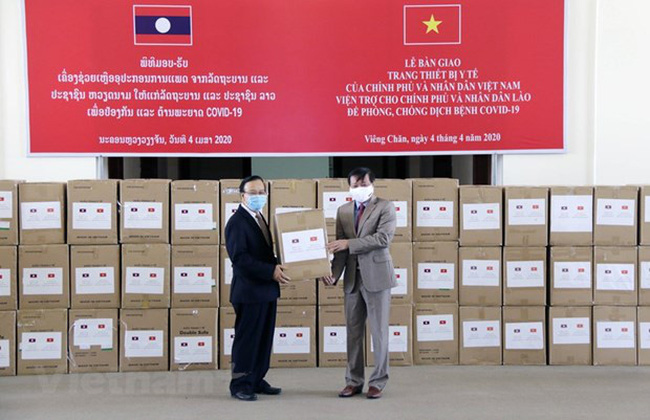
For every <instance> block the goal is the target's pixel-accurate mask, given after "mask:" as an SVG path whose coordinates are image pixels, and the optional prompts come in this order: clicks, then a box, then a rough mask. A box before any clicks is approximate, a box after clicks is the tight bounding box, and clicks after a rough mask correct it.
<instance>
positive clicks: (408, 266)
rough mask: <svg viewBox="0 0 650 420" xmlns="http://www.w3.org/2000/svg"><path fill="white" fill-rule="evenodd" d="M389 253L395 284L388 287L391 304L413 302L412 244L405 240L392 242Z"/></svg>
mask: <svg viewBox="0 0 650 420" xmlns="http://www.w3.org/2000/svg"><path fill="white" fill-rule="evenodd" d="M390 255H391V257H392V259H393V267H395V280H396V281H397V286H395V287H393V288H392V289H390V294H391V302H392V303H393V304H411V303H413V245H412V244H411V243H406V242H393V243H392V244H391V245H390Z"/></svg>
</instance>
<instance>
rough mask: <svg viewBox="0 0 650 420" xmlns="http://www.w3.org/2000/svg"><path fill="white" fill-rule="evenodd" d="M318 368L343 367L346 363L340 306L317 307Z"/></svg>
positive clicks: (343, 319)
mask: <svg viewBox="0 0 650 420" xmlns="http://www.w3.org/2000/svg"><path fill="white" fill-rule="evenodd" d="M318 330H319V337H320V339H319V340H318V366H319V367H345V366H346V365H347V363H348V353H347V330H346V322H345V309H344V308H343V306H341V305H336V306H319V307H318Z"/></svg>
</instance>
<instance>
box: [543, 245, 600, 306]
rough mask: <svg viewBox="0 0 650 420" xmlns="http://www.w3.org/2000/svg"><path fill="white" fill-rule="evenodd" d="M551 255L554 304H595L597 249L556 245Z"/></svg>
mask: <svg viewBox="0 0 650 420" xmlns="http://www.w3.org/2000/svg"><path fill="white" fill-rule="evenodd" d="M550 255H551V261H550V264H549V272H550V286H549V287H550V288H551V293H550V296H551V305H553V306H591V305H593V275H592V271H593V270H592V267H593V258H594V256H593V249H592V248H591V247H586V246H584V247H560V246H554V247H551V254H550Z"/></svg>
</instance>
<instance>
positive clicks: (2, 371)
mask: <svg viewBox="0 0 650 420" xmlns="http://www.w3.org/2000/svg"><path fill="white" fill-rule="evenodd" d="M15 375H16V311H0V376H15Z"/></svg>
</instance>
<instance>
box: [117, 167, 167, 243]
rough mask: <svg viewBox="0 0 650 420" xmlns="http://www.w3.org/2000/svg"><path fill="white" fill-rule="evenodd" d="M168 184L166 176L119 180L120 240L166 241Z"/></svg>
mask: <svg viewBox="0 0 650 420" xmlns="http://www.w3.org/2000/svg"><path fill="white" fill-rule="evenodd" d="M169 183H170V181H169V180H168V179H125V180H123V181H120V200H121V204H122V208H121V214H120V241H121V243H123V244H146V243H153V244H158V243H163V244H165V243H169Z"/></svg>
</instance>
